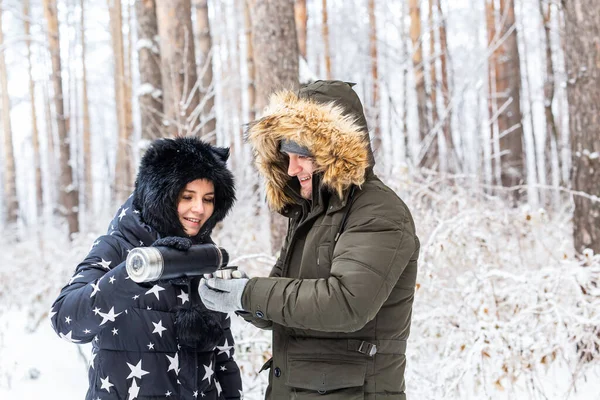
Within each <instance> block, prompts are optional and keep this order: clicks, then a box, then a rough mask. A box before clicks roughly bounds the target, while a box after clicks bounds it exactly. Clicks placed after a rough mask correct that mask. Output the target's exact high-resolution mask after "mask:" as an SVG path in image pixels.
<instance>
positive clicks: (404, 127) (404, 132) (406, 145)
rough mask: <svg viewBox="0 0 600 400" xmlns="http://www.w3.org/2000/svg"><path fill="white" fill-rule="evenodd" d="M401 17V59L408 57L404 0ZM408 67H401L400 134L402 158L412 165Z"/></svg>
mask: <svg viewBox="0 0 600 400" xmlns="http://www.w3.org/2000/svg"><path fill="white" fill-rule="evenodd" d="M401 7H402V13H401V15H402V17H401V18H400V43H401V44H400V56H401V57H402V59H403V60H407V59H408V43H407V37H406V23H405V20H406V19H405V16H406V11H407V9H406V2H402V6H401ZM407 115H408V67H407V66H406V64H405V66H404V67H403V68H402V111H401V114H400V121H402V135H403V139H404V159H405V160H406V164H407V165H412V159H413V157H412V152H411V150H410V141H409V136H408V118H406V116H407Z"/></svg>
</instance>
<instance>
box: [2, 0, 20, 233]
mask: <svg viewBox="0 0 600 400" xmlns="http://www.w3.org/2000/svg"><path fill="white" fill-rule="evenodd" d="M2 7H3V4H2V1H1V0H0V47H4V27H3V26H2V14H3V11H4V10H3V8H2ZM0 90H2V97H1V100H2V104H1V107H2V130H3V133H4V196H5V200H4V205H5V207H6V214H5V216H6V222H8V223H14V222H16V221H17V217H18V214H19V200H18V197H17V179H16V174H15V172H16V171H15V156H14V148H13V138H12V128H11V122H10V98H9V96H8V75H7V71H6V60H5V58H4V51H0Z"/></svg>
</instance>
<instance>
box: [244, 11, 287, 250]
mask: <svg viewBox="0 0 600 400" xmlns="http://www.w3.org/2000/svg"><path fill="white" fill-rule="evenodd" d="M250 1H251V3H252V7H251V11H252V16H251V17H252V38H253V40H252V44H253V47H254V60H255V62H256V89H257V98H256V104H257V109H258V110H263V109H264V107H265V106H266V105H267V103H268V99H269V96H270V95H271V93H273V92H274V91H277V90H280V89H291V90H297V89H298V87H299V71H298V61H299V51H298V40H297V38H296V27H295V24H294V1H293V0H280V1H269V0H250ZM285 226H286V222H285V219H284V218H282V217H281V216H280V215H279V214H275V213H271V249H272V251H273V253H276V252H277V251H279V249H280V248H281V245H282V243H283V237H284V234H285Z"/></svg>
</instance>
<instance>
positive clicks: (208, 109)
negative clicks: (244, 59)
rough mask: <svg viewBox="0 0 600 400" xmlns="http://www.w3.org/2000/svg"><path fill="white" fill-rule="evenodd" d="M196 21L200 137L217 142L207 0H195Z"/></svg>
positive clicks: (210, 141)
mask: <svg viewBox="0 0 600 400" xmlns="http://www.w3.org/2000/svg"><path fill="white" fill-rule="evenodd" d="M195 7H196V23H197V24H198V36H197V41H198V48H199V50H200V54H199V56H198V61H199V63H200V74H201V75H200V103H201V104H204V105H203V107H202V119H201V121H202V124H203V126H202V138H203V139H204V140H206V141H208V142H209V143H211V144H213V145H215V144H217V119H216V116H215V87H214V83H213V62H212V60H213V51H212V48H213V44H212V37H211V35H210V21H209V20H208V0H196V3H195Z"/></svg>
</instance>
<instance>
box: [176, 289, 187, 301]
mask: <svg viewBox="0 0 600 400" xmlns="http://www.w3.org/2000/svg"><path fill="white" fill-rule="evenodd" d="M177 297H179V298H180V299H181V304H185V302H186V301H189V300H190V296H189V295H188V294H187V293H186V292H184V291H183V290H182V291H181V294H180V295H179V296H177Z"/></svg>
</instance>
